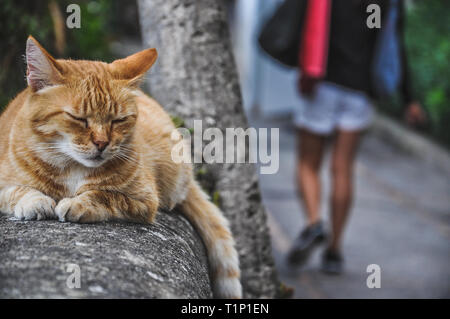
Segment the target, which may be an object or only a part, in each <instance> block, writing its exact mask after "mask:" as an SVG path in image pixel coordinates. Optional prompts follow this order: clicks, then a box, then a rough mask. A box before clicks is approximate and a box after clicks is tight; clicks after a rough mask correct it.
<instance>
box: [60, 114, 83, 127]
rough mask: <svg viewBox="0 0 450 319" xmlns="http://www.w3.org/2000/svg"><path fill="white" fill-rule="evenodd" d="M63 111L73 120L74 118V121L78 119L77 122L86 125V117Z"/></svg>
mask: <svg viewBox="0 0 450 319" xmlns="http://www.w3.org/2000/svg"><path fill="white" fill-rule="evenodd" d="M64 113H65V114H66V115H68V116H69V117H70V118H71V119H73V120H75V121H78V122H80V123H83V124H84V126H86V127H88V121H87V119H85V118H81V117H77V116H75V115H73V114H70V113H69V112H64Z"/></svg>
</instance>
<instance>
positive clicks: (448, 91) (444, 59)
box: [380, 0, 450, 148]
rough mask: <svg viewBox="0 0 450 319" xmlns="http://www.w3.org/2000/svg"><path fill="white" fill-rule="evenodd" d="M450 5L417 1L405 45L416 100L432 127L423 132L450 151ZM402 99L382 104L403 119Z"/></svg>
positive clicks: (410, 9)
mask: <svg viewBox="0 0 450 319" xmlns="http://www.w3.org/2000/svg"><path fill="white" fill-rule="evenodd" d="M449 12H450V1H443V0H426V1H425V0H417V1H413V2H412V3H411V5H410V6H409V7H408V11H407V17H406V30H405V37H406V39H405V41H406V48H407V53H408V62H409V67H410V71H411V77H412V79H411V82H412V86H413V91H414V95H415V98H416V99H418V100H419V101H420V102H421V103H422V105H423V107H424V109H425V111H426V113H427V115H428V120H429V123H428V125H427V126H425V127H423V128H422V130H423V131H424V132H425V134H427V135H431V136H432V137H434V138H435V139H436V140H437V141H439V142H440V143H442V144H444V145H445V146H446V147H447V148H450V82H449V80H450V19H449ZM400 101H401V99H399V98H396V99H393V100H392V101H389V102H388V103H380V107H381V109H382V110H383V111H384V112H386V113H388V114H390V115H391V116H393V117H396V118H398V119H400V118H401V117H402V116H403V112H402V110H403V107H402V105H401V102H400Z"/></svg>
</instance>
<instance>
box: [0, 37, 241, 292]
mask: <svg viewBox="0 0 450 319" xmlns="http://www.w3.org/2000/svg"><path fill="white" fill-rule="evenodd" d="M26 53H27V55H26V57H27V67H28V68H27V81H28V88H27V89H25V90H24V91H23V92H22V93H20V94H19V95H18V96H17V97H16V98H15V99H14V100H13V101H12V102H11V103H10V104H9V105H8V107H7V109H6V110H5V111H4V113H3V114H2V115H1V117H0V210H1V211H2V212H4V213H7V214H11V215H14V216H15V217H17V218H21V219H27V220H32V219H50V218H58V219H60V220H61V221H70V222H81V223H90V222H98V221H103V220H112V219H124V220H132V221H138V222H143V223H150V222H152V220H153V219H154V217H155V214H156V213H157V210H158V208H166V209H169V210H170V209H173V208H174V207H175V206H179V207H180V209H181V211H182V212H183V213H184V214H185V215H186V216H187V218H188V219H189V220H190V221H191V222H192V224H193V225H194V226H195V228H196V229H197V231H198V232H199V234H200V235H201V237H202V239H203V241H204V244H205V246H206V249H207V252H208V257H209V264H210V269H211V275H212V276H211V277H212V282H213V291H214V296H215V297H219V298H240V297H241V296H242V288H241V284H240V271H239V262H238V255H237V252H236V250H235V248H234V241H233V237H232V234H231V232H230V229H229V226H228V223H227V220H226V219H225V218H224V216H223V214H222V212H221V211H220V210H219V209H218V208H217V207H216V206H215V205H213V204H212V203H211V202H210V201H209V200H208V198H207V196H206V195H205V193H204V192H203V191H202V190H201V188H200V187H199V186H198V184H197V182H196V181H195V180H194V178H193V174H192V167H191V165H190V164H186V163H180V164H177V163H175V162H174V161H172V159H171V150H172V147H173V145H174V143H176V141H173V140H172V139H171V134H172V132H173V130H174V129H175V127H174V125H173V123H172V120H171V118H170V117H169V115H168V114H167V113H166V112H165V111H164V110H163V109H162V107H161V106H160V105H159V104H158V103H157V102H156V101H155V100H153V99H151V98H150V97H148V96H146V95H145V94H144V93H143V92H142V91H140V90H139V89H138V84H137V83H138V80H139V78H140V77H141V76H142V75H143V74H144V73H145V72H146V71H147V70H148V69H149V68H150V67H151V65H152V64H153V63H154V61H155V60H156V56H157V54H156V50H155V49H147V50H144V51H141V52H139V53H136V54H134V55H132V56H130V57H128V58H125V59H121V60H116V61H115V62H113V63H110V64H108V63H103V62H94V61H73V60H55V59H54V58H53V57H51V56H50V54H48V53H47V52H46V51H45V50H44V49H43V48H42V47H41V46H40V45H39V43H37V42H36V40H34V39H33V38H32V37H30V38H29V39H28V41H27V50H26Z"/></svg>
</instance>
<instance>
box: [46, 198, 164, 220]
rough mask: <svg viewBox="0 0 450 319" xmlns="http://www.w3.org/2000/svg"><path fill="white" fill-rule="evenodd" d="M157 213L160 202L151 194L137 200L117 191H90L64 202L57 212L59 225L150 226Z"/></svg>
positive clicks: (66, 199)
mask: <svg viewBox="0 0 450 319" xmlns="http://www.w3.org/2000/svg"><path fill="white" fill-rule="evenodd" d="M157 209H158V198H157V197H156V196H155V195H151V194H148V196H147V197H146V198H145V199H135V198H132V197H129V196H127V195H125V194H122V193H119V192H115V191H103V190H91V191H86V192H84V193H82V194H80V195H78V196H76V197H73V198H64V199H62V200H61V201H60V202H59V203H58V205H57V206H56V208H55V212H56V214H57V216H58V218H59V220H60V221H69V222H78V223H95V222H101V221H105V220H118V219H122V220H131V221H137V222H151V221H153V218H154V217H155V215H156V212H157Z"/></svg>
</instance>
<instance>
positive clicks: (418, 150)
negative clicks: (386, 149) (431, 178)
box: [371, 113, 450, 174]
mask: <svg viewBox="0 0 450 319" xmlns="http://www.w3.org/2000/svg"><path fill="white" fill-rule="evenodd" d="M371 132H372V133H374V134H376V135H378V136H380V137H381V138H383V139H384V140H386V141H387V142H389V143H391V144H393V145H394V146H395V147H397V148H399V149H401V150H402V151H404V152H407V153H409V154H411V155H413V156H416V157H419V158H421V159H422V160H424V161H426V162H428V163H429V164H430V165H433V166H436V167H438V168H439V169H441V170H443V171H445V172H446V173H448V174H450V153H449V152H448V151H447V150H446V149H444V148H443V147H441V146H440V145H438V144H436V143H435V142H433V141H431V140H429V139H427V138H425V137H423V136H422V135H420V134H418V133H416V132H414V131H412V130H411V129H408V128H407V127H405V126H402V125H400V124H399V123H397V122H396V121H394V120H392V119H390V118H388V117H387V116H385V115H382V114H379V113H378V114H376V116H375V120H374V123H373V125H372V127H371Z"/></svg>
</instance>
